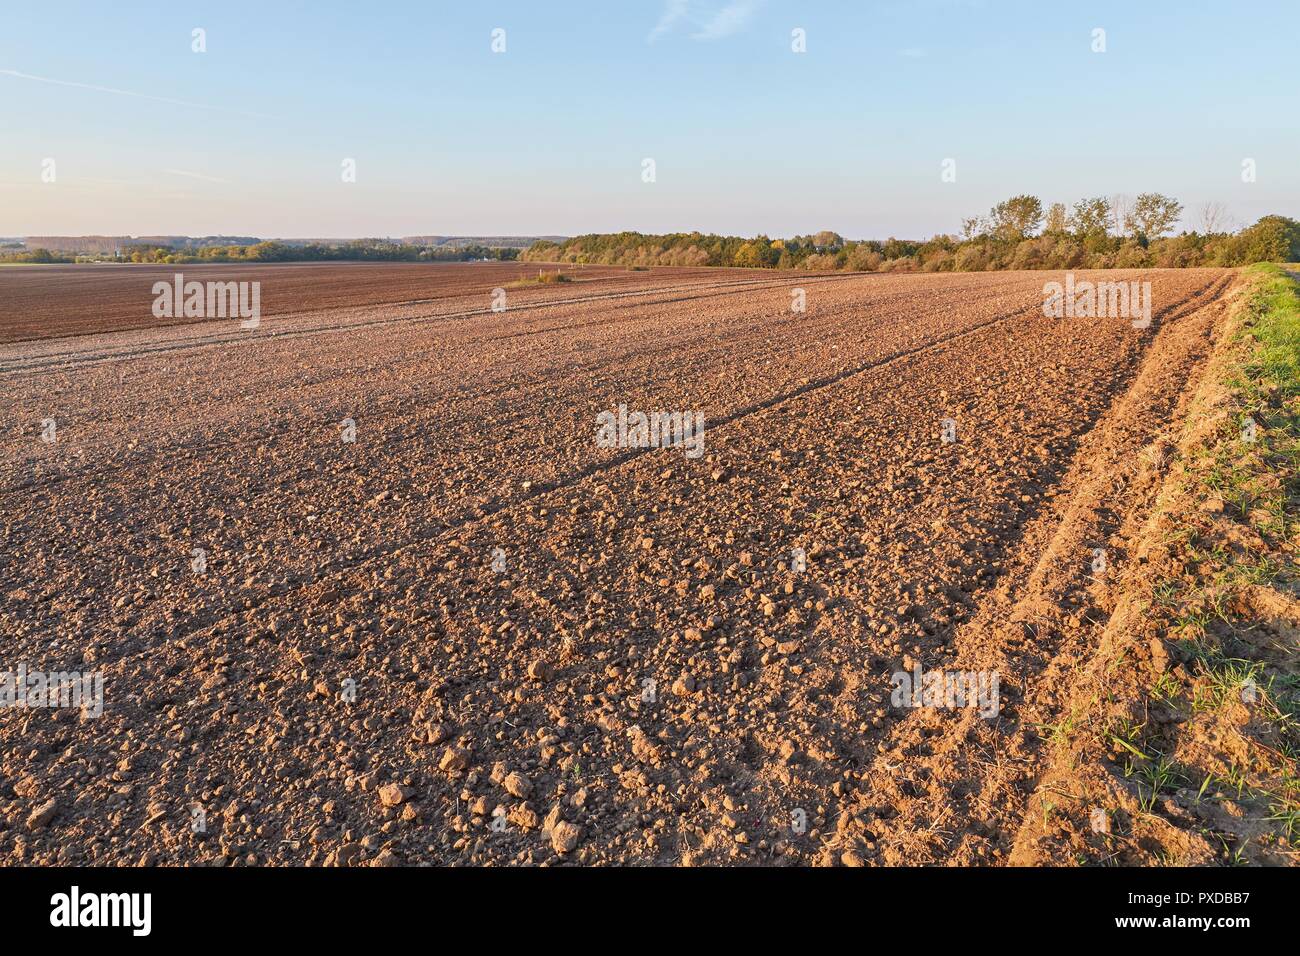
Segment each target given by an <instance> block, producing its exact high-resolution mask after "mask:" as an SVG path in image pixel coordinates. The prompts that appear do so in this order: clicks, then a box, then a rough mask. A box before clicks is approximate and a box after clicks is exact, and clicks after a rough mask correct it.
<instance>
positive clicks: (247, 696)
mask: <svg viewBox="0 0 1300 956" xmlns="http://www.w3.org/2000/svg"><path fill="white" fill-rule="evenodd" d="M167 268H168V270H169V271H176V270H173V269H172V267H167ZM347 268H360V267H347ZM417 268H419V267H417ZM425 268H427V269H429V270H430V272H431V273H433V271H434V270H437V271H436V274H437V275H438V276H443V277H445V279H443V280H442V281H443V282H444V285H442V286H439V285H438V284H437V282H434V281H432V280H428V282H429V284H428V285H423V284H420V283H425V282H426V279H425V278H423V277H422V278H420V279H419V280H418V281H417V280H412V284H411V285H400V284H399V285H398V286H395V287H394V288H391V289H390V288H389V287H387V286H384V285H383V284H382V283H381V286H382V288H379V289H376V288H375V287H372V286H370V285H368V283H370V282H371V281H372V279H373V275H372V274H371V273H369V272H366V271H358V272H357V273H356V276H357V282H358V283H359V285H358V286H357V287H356V288H352V287H350V286H349V284H348V281H347V278H346V270H339V268H338V267H333V269H334V271H331V270H329V269H326V270H321V272H322V273H323V274H326V275H329V276H330V279H329V283H330V285H329V286H328V287H329V288H330V289H331V291H330V292H329V297H328V298H319V297H317V292H316V291H305V292H302V293H294V294H300V295H301V300H300V301H299V302H297V303H296V304H295V300H294V298H293V295H290V294H286V295H285V298H284V299H282V300H281V301H280V303H279V305H278V306H277V308H283V309H284V311H280V312H276V313H274V314H273V316H272V317H270V318H267V319H264V320H263V323H262V327H261V328H259V329H257V330H255V331H242V330H240V329H239V328H238V327H237V323H231V322H229V321H225V322H205V323H202V324H196V325H186V326H176V327H169V328H156V327H148V326H147V325H145V324H143V323H141V324H139V325H137V326H136V327H133V328H127V330H125V331H116V332H108V333H101V332H98V331H97V330H98V329H100V328H104V327H109V328H123V326H122V325H121V324H118V323H121V322H122V321H123V320H122V318H121V315H122V313H121V312H118V313H116V315H117V316H118V317H116V318H109V319H102V318H101V317H100V316H98V315H97V314H95V308H96V306H95V295H96V293H95V292H94V291H93V282H90V283H89V284H87V285H85V286H83V287H81V292H80V293H79V296H74V297H73V299H72V300H70V301H71V302H72V303H73V304H72V306H61V307H58V308H55V307H53V306H51V307H49V308H47V309H46V311H45V313H44V314H45V318H44V319H43V320H42V321H43V322H44V323H45V324H44V325H43V326H41V327H42V328H46V329H58V330H59V331H58V333H57V334H58V335H59V336H61V337H58V338H47V339H44V340H40V341H30V342H25V343H21V344H12V338H13V337H21V335H20V334H19V333H20V332H21V330H23V329H28V328H30V327H31V322H32V321H34V320H29V319H28V318H27V317H26V316H25V315H18V316H17V317H16V318H15V317H13V316H12V314H11V316H10V317H9V318H6V320H5V322H6V325H5V327H6V328H12V329H16V330H19V332H15V333H13V334H12V335H11V344H10V345H8V346H5V347H4V348H0V395H2V396H3V405H4V408H5V409H6V427H5V430H4V432H3V434H0V445H2V446H3V451H4V454H3V456H2V457H0V494H2V495H3V500H4V509H3V515H2V516H0V528H2V529H3V538H4V541H5V553H6V558H7V560H6V561H5V562H4V563H3V565H0V622H2V623H0V626H2V627H3V630H4V633H5V634H6V637H7V640H6V643H5V657H4V659H3V661H0V665H3V666H6V667H8V666H13V665H14V664H16V663H18V662H20V661H21V662H24V663H25V664H26V665H27V666H28V667H29V668H32V669H37V668H40V669H44V670H51V671H58V670H97V671H100V672H102V674H103V676H104V686H105V707H104V713H103V715H102V716H100V717H97V718H95V717H88V716H79V715H78V714H77V713H75V712H71V711H66V710H65V711H38V710H27V711H17V710H15V711H10V712H8V713H5V714H3V715H0V861H4V862H8V863H18V862H23V863H54V862H61V863H83V862H94V863H100V864H106V863H127V864H136V863H143V864H151V863H156V864H207V865H245V864H255V865H268V864H309V865H321V864H378V865H384V864H419V863H432V864H486V863H495V864H506V863H516V864H529V863H531V864H552V863H557V862H578V863H583V864H599V863H623V864H660V865H677V864H691V863H704V864H778V865H800V864H844V865H859V864H863V863H866V864H900V863H969V864H996V863H1003V862H1006V861H1007V860H1008V859H1009V858H1010V857H1011V855H1012V851H1013V848H1014V846H1015V843H1016V839H1017V836H1018V834H1019V833H1020V830H1021V826H1022V823H1023V821H1024V815H1025V812H1026V807H1027V804H1028V801H1029V798H1030V795H1031V794H1032V793H1033V791H1034V786H1035V783H1036V781H1037V780H1038V778H1039V776H1040V775H1041V774H1042V773H1043V772H1044V771H1045V769H1046V766H1047V762H1048V750H1047V747H1046V746H1045V740H1044V738H1045V733H1044V731H1043V729H1042V728H1043V727H1044V726H1048V725H1051V724H1052V723H1053V721H1055V720H1057V719H1058V718H1059V716H1060V712H1061V710H1062V709H1063V708H1064V707H1065V704H1066V701H1065V700H1064V697H1065V696H1066V695H1065V693H1064V691H1065V689H1066V687H1067V680H1066V678H1067V676H1068V674H1069V673H1070V672H1071V670H1072V668H1074V667H1076V666H1078V665H1079V664H1080V662H1082V661H1084V660H1085V659H1086V658H1087V656H1088V649H1089V647H1090V646H1091V645H1093V644H1095V642H1097V641H1098V640H1099V639H1100V635H1101V633H1102V631H1103V630H1104V626H1105V621H1106V619H1107V607H1106V602H1105V598H1104V593H1102V592H1099V591H1098V582H1096V581H1095V580H1093V571H1092V570H1091V567H1090V562H1091V561H1092V560H1093V549H1094V548H1096V547H1104V548H1106V549H1107V550H1108V555H1109V561H1110V564H1111V566H1112V567H1117V568H1122V567H1123V565H1124V562H1125V560H1126V559H1127V552H1126V541H1127V539H1126V534H1128V531H1127V530H1126V529H1130V528H1131V527H1132V525H1133V523H1134V522H1135V521H1137V520H1138V518H1137V514H1138V511H1140V509H1141V508H1143V507H1144V503H1143V502H1144V498H1143V496H1142V494H1137V493H1134V492H1133V491H1132V490H1131V489H1133V488H1138V489H1139V490H1141V489H1144V488H1146V487H1147V484H1146V483H1147V482H1149V481H1151V480H1154V479H1153V478H1152V477H1151V476H1150V475H1145V474H1144V472H1143V470H1142V466H1141V459H1140V453H1141V451H1142V450H1143V449H1145V448H1147V447H1148V446H1149V445H1150V444H1151V443H1152V442H1153V441H1154V440H1156V438H1157V436H1159V435H1160V434H1162V433H1165V432H1167V431H1168V430H1170V429H1172V428H1173V427H1175V425H1176V423H1177V422H1178V420H1179V418H1180V416H1181V415H1182V414H1183V413H1184V411H1185V407H1184V406H1185V397H1184V396H1186V395H1187V394H1188V391H1189V389H1191V388H1192V387H1193V386H1194V385H1195V382H1196V381H1197V379H1198V377H1199V375H1200V373H1201V371H1202V367H1203V365H1204V360H1205V356H1206V355H1207V354H1208V350H1209V347H1210V343H1211V334H1210V333H1211V330H1212V328H1213V327H1214V323H1215V321H1216V317H1217V315H1218V314H1219V312H1218V310H1220V309H1221V308H1222V304H1221V303H1222V297H1223V296H1224V294H1225V293H1226V291H1227V290H1228V288H1229V286H1230V285H1231V283H1232V281H1233V276H1232V273H1230V272H1227V271H1222V270H1177V271H1165V270H1149V271H1143V272H1133V273H1124V272H1112V273H1106V274H1104V275H1100V276H1099V275H1096V274H1093V275H1088V274H1080V276H1079V278H1081V279H1082V278H1092V279H1096V278H1105V279H1111V280H1149V281H1150V282H1151V283H1152V300H1153V303H1154V307H1155V321H1154V322H1153V324H1152V327H1151V328H1150V329H1147V330H1136V329H1134V328H1133V327H1132V325H1131V323H1130V322H1128V321H1127V320H1125V319H1089V318H1074V319H1047V318H1045V317H1044V316H1043V314H1042V308H1041V307H1042V302H1043V283H1044V282H1046V281H1048V280H1051V279H1059V278H1060V277H1059V276H1053V275H1049V274H1046V273H1025V272H1018V273H1017V272H1010V273H990V274H957V275H953V274H943V275H888V276H886V275H853V274H835V275H791V274H787V273H775V272H764V273H755V272H742V271H731V270H727V271H723V270H673V269H655V270H653V272H650V273H628V272H622V271H619V270H606V271H605V272H598V271H593V272H592V273H591V274H588V275H586V276H583V277H579V278H580V281H576V282H572V283H563V284H558V285H552V286H546V287H542V286H538V287H536V288H520V289H511V290H510V292H509V308H508V309H507V311H505V312H493V311H491V308H490V303H489V294H488V293H489V292H490V289H491V288H492V287H494V286H499V285H501V284H502V282H503V280H502V278H500V277H499V275H504V267H501V268H500V269H498V267H497V266H490V267H484V269H483V271H481V272H480V271H478V270H479V268H480V267H479V266H477V265H472V266H464V267H445V266H439V267H425ZM510 268H513V269H515V270H519V269H520V268H521V267H518V266H512V267H510ZM523 268H527V267H523ZM491 270H496V271H491ZM184 271H186V272H187V273H188V272H189V268H188V267H186V268H185V269H184ZM307 271H311V270H307ZM488 271H491V275H490V276H489V275H488ZM531 271H532V272H533V273H535V269H532V270H531ZM277 274H279V273H277ZM283 274H286V275H287V274H289V273H288V272H287V271H286V272H285V273H283ZM40 275H44V276H50V277H51V278H49V279H46V280H44V281H45V282H47V283H48V286H47V288H46V290H45V292H44V293H42V292H41V290H40V289H39V285H40V283H41V281H42V280H41V278H40V276H39V275H37V271H33V273H32V274H31V275H29V276H26V277H23V278H22V283H24V286H23V288H24V290H25V291H24V294H25V295H27V296H28V301H32V302H37V303H44V302H47V301H48V299H47V296H49V297H53V298H57V297H58V296H59V295H67V294H68V293H67V292H66V291H64V292H57V293H56V292H55V289H58V288H60V287H61V286H60V284H61V283H63V282H64V280H63V279H62V278H59V277H58V275H57V274H55V273H54V272H52V271H51V272H42V273H40ZM422 275H424V274H422ZM219 278H221V279H223V280H225V279H227V278H236V277H235V276H233V275H231V274H229V273H228V272H227V273H223V274H222V275H221V276H219ZM6 280H7V276H6V275H4V274H0V283H4V282H5V281H6ZM119 281H124V280H119V279H117V278H116V277H114V278H113V279H112V282H114V283H116V282H119ZM131 281H132V282H135V281H136V280H135V279H132V280H131ZM139 282H140V283H141V284H142V285H143V286H144V287H145V289H146V291H147V288H148V283H147V282H146V280H145V279H143V278H142V279H140V280H139ZM270 282H271V279H269V278H268V279H267V280H266V283H267V285H266V287H265V288H266V291H265V293H264V295H265V299H264V301H268V302H269V301H271V294H272V292H271V286H270ZM796 287H797V288H802V289H804V290H805V293H806V296H807V303H808V308H807V312H806V313H803V314H794V313H792V312H791V310H790V304H791V301H792V299H791V291H792V289H794V288H796ZM114 288H116V286H114ZM123 294H125V293H123ZM130 294H131V295H135V293H134V292H132V293H130ZM321 295H323V293H321ZM367 296H369V297H371V300H372V302H375V303H376V304H366V303H365V302H364V301H359V300H363V299H365V298H366V297H367ZM416 300H418V301H416ZM147 305H148V302H147V300H146V303H145V307H146V309H147ZM56 313H57V314H56ZM130 321H134V320H130ZM51 323H53V324H51ZM105 323H107V325H105ZM37 325H40V323H37ZM76 333H80V334H76ZM22 334H25V333H22ZM620 404H623V405H626V406H627V407H628V408H629V409H631V410H642V411H647V412H649V411H657V410H668V411H672V410H678V411H687V410H699V411H701V412H702V413H703V414H704V417H705V422H706V432H705V435H704V453H703V455H702V456H701V457H699V458H690V457H687V455H686V454H685V451H684V449H682V448H657V449H621V448H614V449H609V448H602V447H599V446H598V443H597V442H596V440H595V437H596V416H597V415H598V414H600V413H601V412H602V411H609V410H613V409H616V408H617V406H619V405H620ZM48 418H53V419H55V421H56V422H57V425H58V432H57V434H58V438H57V441H56V442H54V443H52V444H50V443H46V442H43V441H41V440H40V432H41V423H42V421H43V420H45V419H48ZM347 419H350V420H351V421H352V422H354V423H355V441H353V442H348V441H344V440H342V435H343V433H342V432H341V429H340V423H342V422H344V420H347ZM944 419H950V420H951V421H953V422H954V423H955V430H956V431H955V436H956V441H955V442H946V441H944V440H943V425H942V422H943V420H944ZM1135 509H1136V510H1135ZM196 548H199V549H202V550H203V551H204V552H205V555H206V568H205V569H204V570H203V571H202V573H196V572H195V570H194V569H193V567H192V564H191V562H192V555H193V551H194V549H196ZM796 548H797V549H801V551H802V552H803V554H804V555H806V566H804V565H802V564H801V562H799V561H797V560H796V555H795V551H794V549H796ZM497 549H499V551H498V550H497ZM494 558H495V559H496V560H494ZM502 558H503V560H504V564H502ZM801 567H802V570H801V569H800V568H801ZM918 663H919V664H921V665H922V666H923V667H924V668H925V669H926V670H937V669H953V668H957V669H985V670H989V669H996V670H997V671H998V673H999V675H1000V679H1001V688H1002V695H1001V707H1000V711H999V713H998V715H997V716H996V717H995V718H993V719H985V718H982V717H980V716H979V715H978V714H976V713H974V712H972V711H970V710H960V709H959V710H942V709H934V708H921V709H916V710H909V709H901V708H898V707H896V706H894V705H893V703H892V702H891V691H892V689H893V687H892V684H891V675H893V674H894V673H895V672H897V671H899V670H909V669H911V668H913V667H914V666H915V665H917V664H918ZM353 691H354V692H353ZM51 801H53V804H52V805H51ZM196 808H198V809H200V810H201V811H202V813H203V816H204V819H205V820H206V824H205V827H204V830H203V832H199V833H196V832H194V828H193V826H192V821H193V819H194V812H195V810H196ZM498 808H500V809H499V811H498ZM494 814H495V818H500V819H502V820H504V824H502V823H501V822H497V823H496V825H495V826H494ZM800 819H802V820H804V821H806V823H805V824H803V825H797V824H796V822H795V821H796V820H800Z"/></svg>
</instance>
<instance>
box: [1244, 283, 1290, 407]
mask: <svg viewBox="0 0 1300 956" xmlns="http://www.w3.org/2000/svg"><path fill="white" fill-rule="evenodd" d="M1246 272H1247V274H1251V275H1256V276H1259V277H1260V279H1261V281H1260V285H1259V286H1258V287H1257V289H1256V291H1255V294H1254V295H1253V296H1252V297H1251V312H1252V320H1251V322H1250V325H1249V332H1250V334H1251V335H1252V336H1254V338H1255V339H1256V340H1257V341H1258V342H1259V345H1260V347H1259V349H1258V350H1257V351H1256V353H1255V354H1254V355H1253V356H1252V357H1251V361H1250V362H1248V363H1247V365H1246V368H1245V371H1246V375H1247V376H1248V377H1249V378H1250V379H1253V380H1255V381H1258V382H1261V383H1263V384H1265V385H1273V386H1276V387H1278V388H1280V389H1282V391H1283V395H1284V397H1285V398H1291V397H1293V396H1295V395H1300V292H1298V291H1297V286H1296V283H1295V281H1294V280H1293V279H1292V278H1291V277H1290V276H1288V275H1287V271H1286V270H1285V269H1283V268H1282V267H1281V266H1275V265H1272V264H1270V263H1261V264H1259V265H1255V266H1251V267H1250V268H1249V269H1247V270H1246Z"/></svg>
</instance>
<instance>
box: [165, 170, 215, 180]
mask: <svg viewBox="0 0 1300 956" xmlns="http://www.w3.org/2000/svg"><path fill="white" fill-rule="evenodd" d="M163 172H164V173H168V174H170V175H172V176H188V177H189V178H190V179H201V180H203V181H204V182H205V183H228V182H230V180H228V179H218V178H217V177H216V176H208V175H205V174H204V173H192V172H190V171H189V170H187V169H164V170H163Z"/></svg>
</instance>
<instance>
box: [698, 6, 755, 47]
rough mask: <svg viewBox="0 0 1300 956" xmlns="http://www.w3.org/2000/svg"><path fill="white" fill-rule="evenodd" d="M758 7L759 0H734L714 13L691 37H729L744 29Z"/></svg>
mask: <svg viewBox="0 0 1300 956" xmlns="http://www.w3.org/2000/svg"><path fill="white" fill-rule="evenodd" d="M757 9H758V0H733V2H731V3H729V4H727V5H726V6H725V7H723V8H722V9H721V10H719V11H718V12H717V13H716V14H714V17H713V19H712V20H710V21H709V22H708V23H706V24H704V28H703V29H702V30H700V32H699V33H693V34H691V39H692V40H721V39H723V38H724V37H729V36H731V35H732V34H733V33H737V32H739V31H740V30H741V29H743V28H744V26H745V24H747V23H749V20H750V18H751V17H752V16H753V15H754V11H756V10H757Z"/></svg>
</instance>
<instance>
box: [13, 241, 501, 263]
mask: <svg viewBox="0 0 1300 956" xmlns="http://www.w3.org/2000/svg"><path fill="white" fill-rule="evenodd" d="M519 253H520V250H519V249H518V248H505V247H496V246H481V245H454V244H450V243H449V244H446V245H441V246H426V245H411V244H408V243H405V242H401V243H397V242H387V241H382V240H370V239H358V240H355V241H353V242H341V243H287V242H273V241H269V242H254V243H252V244H251V245H244V244H232V245H206V246H197V247H181V246H171V245H167V246H163V245H148V244H144V245H140V244H132V245H127V246H124V247H123V248H122V249H121V251H120V252H119V253H118V254H117V255H115V256H114V255H107V254H97V255H77V254H75V253H70V252H62V251H60V252H52V251H50V250H49V249H44V248H39V247H37V248H28V249H22V250H6V251H0V262H30V263H57V262H85V261H96V262H105V261H107V262H114V261H117V262H156V263H165V264H168V265H172V264H176V265H188V264H194V263H203V262H340V261H359V262H468V261H472V260H475V259H498V260H513V259H516V258H517V257H518V256H519Z"/></svg>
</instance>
